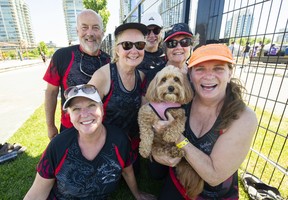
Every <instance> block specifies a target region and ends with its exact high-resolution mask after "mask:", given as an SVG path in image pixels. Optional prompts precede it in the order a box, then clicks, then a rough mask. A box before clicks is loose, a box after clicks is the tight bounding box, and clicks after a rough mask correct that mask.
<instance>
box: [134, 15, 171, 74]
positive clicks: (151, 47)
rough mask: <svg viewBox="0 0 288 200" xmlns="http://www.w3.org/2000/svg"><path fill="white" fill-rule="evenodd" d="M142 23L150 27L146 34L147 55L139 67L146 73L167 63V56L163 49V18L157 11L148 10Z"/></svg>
mask: <svg viewBox="0 0 288 200" xmlns="http://www.w3.org/2000/svg"><path fill="white" fill-rule="evenodd" d="M141 23H143V24H145V25H146V26H147V28H148V33H147V36H146V38H145V39H146V46H145V56H144V59H143V62H142V63H141V64H140V65H139V66H138V67H137V69H139V70H141V71H142V72H144V73H145V74H146V73H147V72H148V71H149V70H151V69H154V68H157V67H159V66H162V65H163V64H165V63H166V57H165V54H164V51H163V49H162V47H161V46H162V45H161V43H162V36H163V33H162V32H163V31H162V28H163V20H162V18H161V16H160V14H159V13H157V12H149V13H148V12H147V13H145V14H144V15H143V17H142V19H141Z"/></svg>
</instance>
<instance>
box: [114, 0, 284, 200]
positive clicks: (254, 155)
mask: <svg viewBox="0 0 288 200" xmlns="http://www.w3.org/2000/svg"><path fill="white" fill-rule="evenodd" d="M159 2H160V3H159ZM155 5H157V6H158V9H159V10H158V11H159V13H160V14H161V16H162V18H163V21H164V26H165V27H168V26H170V25H171V24H173V23H177V22H186V23H188V24H189V25H190V27H191V29H192V30H193V32H194V33H199V34H200V41H199V42H200V44H199V45H203V44H207V43H215V42H216V43H226V44H227V45H228V46H229V47H231V49H233V55H234V56H235V59H236V61H237V65H236V69H235V73H234V76H235V77H238V78H239V79H240V80H241V81H242V82H243V84H244V85H245V87H246V89H247V93H246V101H247V104H248V105H249V106H250V107H252V108H253V109H254V110H255V112H256V113H257V116H258V121H259V125H258V128H257V131H256V133H255V137H254V140H253V142H252V145H251V150H250V152H249V154H248V155H247V158H246V160H245V161H244V162H243V164H242V165H241V170H240V171H241V172H242V171H247V172H250V173H252V174H254V175H255V176H257V177H259V178H260V179H261V180H262V181H263V182H265V183H266V184H269V185H271V186H274V187H276V188H278V189H279V191H280V192H281V194H282V196H283V197H284V198H285V199H288V142H287V139H288V109H287V105H288V71H287V69H288V68H287V63H288V48H287V47H288V12H287V8H288V1H287V0H237V1H236V0H226V1H224V0H199V1H196V0H195V1H193V0H191V1H189V0H167V1H166V0H162V1H156V0H155V1H151V0H147V1H143V0H142V1H139V4H138V5H136V7H135V8H134V9H133V10H132V11H131V12H130V13H129V15H127V17H126V18H125V20H126V21H129V20H130V21H131V20H132V21H135V20H136V21H140V19H141V17H140V14H141V13H144V12H146V11H149V10H151V9H155V7H156V6H155ZM171 13H172V14H171ZM131 16H132V17H131ZM135 16H136V17H135ZM129 17H130V18H129ZM110 37H111V36H110ZM110 41H111V38H110ZM232 42H234V46H233V45H231V43H232ZM246 44H247V45H248V46H249V50H248V52H247V53H244V52H243V51H244V50H245V47H246ZM274 47H275V48H276V50H275V49H274ZM247 49H248V48H247ZM272 50H273V51H272ZM275 52H276V53H275ZM245 56H246V57H245ZM239 128H241V127H239Z"/></svg>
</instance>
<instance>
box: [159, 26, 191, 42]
mask: <svg viewBox="0 0 288 200" xmlns="http://www.w3.org/2000/svg"><path fill="white" fill-rule="evenodd" d="M176 35H187V36H190V37H192V36H193V33H192V31H191V30H190V27H189V26H188V24H186V23H178V24H174V25H172V26H171V27H170V28H168V29H167V30H166V31H165V36H164V42H166V41H167V40H169V39H171V38H172V37H174V36H176Z"/></svg>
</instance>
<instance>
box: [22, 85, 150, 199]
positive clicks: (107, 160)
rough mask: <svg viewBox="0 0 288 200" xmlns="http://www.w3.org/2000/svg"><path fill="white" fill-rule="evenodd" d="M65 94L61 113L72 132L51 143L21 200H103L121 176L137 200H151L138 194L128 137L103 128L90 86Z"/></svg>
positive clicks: (110, 127)
mask: <svg viewBox="0 0 288 200" xmlns="http://www.w3.org/2000/svg"><path fill="white" fill-rule="evenodd" d="M64 94H65V97H66V101H65V103H64V104H63V110H66V111H67V112H68V113H69V114H70V119H71V122H72V124H73V126H74V127H73V128H71V129H67V130H64V131H63V132H62V133H61V134H59V135H57V137H55V138H54V139H53V140H51V142H50V143H49V145H48V146H47V148H46V150H45V151H44V153H43V155H42V157H41V159H40V162H39V163H38V165H37V174H36V178H35V180H34V183H33V185H32V187H31V188H30V190H29V191H28V193H27V194H26V196H25V198H24V199H25V200H27V199H102V200H104V199H108V196H109V194H111V193H112V192H113V191H115V190H116V188H117V186H118V183H119V180H120V179H121V175H123V177H124V179H125V180H126V182H127V184H128V186H129V188H130V190H131V192H132V193H133V195H134V197H135V198H136V199H138V200H139V199H141V200H143V199H148V198H147V197H148V196H150V197H151V196H152V195H148V194H146V193H143V192H140V191H139V190H138V188H137V183H136V180H135V176H134V173H133V168H132V165H131V164H129V160H130V145H129V139H128V137H127V135H126V134H125V133H124V132H123V130H121V129H119V128H118V127H116V126H113V125H108V124H105V123H104V124H103V123H102V120H103V116H104V109H103V104H102V101H101V98H100V96H99V93H98V92H97V90H96V88H95V86H93V85H77V86H73V87H70V88H68V89H67V90H66V91H65V92H64Z"/></svg>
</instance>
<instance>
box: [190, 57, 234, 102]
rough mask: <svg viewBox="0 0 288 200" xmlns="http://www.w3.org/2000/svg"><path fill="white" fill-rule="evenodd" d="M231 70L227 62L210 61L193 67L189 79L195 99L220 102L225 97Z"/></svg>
mask: <svg viewBox="0 0 288 200" xmlns="http://www.w3.org/2000/svg"><path fill="white" fill-rule="evenodd" d="M231 75H232V69H230V68H229V66H228V63H227V62H223V61H217V60H211V61H206V62H202V63H199V64H197V65H196V66H193V67H192V69H191V72H190V79H191V81H192V83H193V86H194V89H195V92H196V95H195V96H197V97H199V98H200V99H202V100H213V101H216V102H218V101H221V100H223V98H224V97H225V92H226V87H227V84H228V83H229V82H230V79H231Z"/></svg>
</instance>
